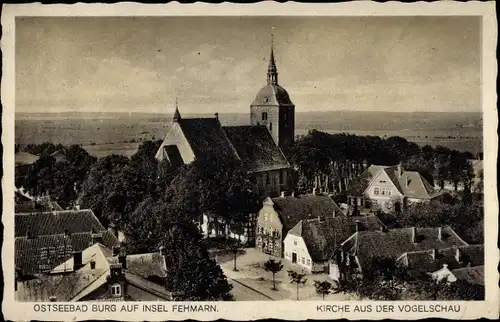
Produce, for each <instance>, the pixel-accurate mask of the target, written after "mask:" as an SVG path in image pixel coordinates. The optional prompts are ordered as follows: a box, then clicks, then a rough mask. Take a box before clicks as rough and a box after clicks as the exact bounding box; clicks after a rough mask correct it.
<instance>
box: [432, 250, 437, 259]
mask: <svg viewBox="0 0 500 322" xmlns="http://www.w3.org/2000/svg"><path fill="white" fill-rule="evenodd" d="M436 253H437V249H436V248H433V249H431V257H432V259H433V260H436Z"/></svg>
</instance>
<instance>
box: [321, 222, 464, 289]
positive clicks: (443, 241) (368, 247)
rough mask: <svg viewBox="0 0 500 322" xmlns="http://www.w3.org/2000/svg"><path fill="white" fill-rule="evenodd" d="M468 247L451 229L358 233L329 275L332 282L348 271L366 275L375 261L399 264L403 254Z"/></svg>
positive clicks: (340, 249)
mask: <svg viewBox="0 0 500 322" xmlns="http://www.w3.org/2000/svg"><path fill="white" fill-rule="evenodd" d="M466 245H468V244H467V243H466V242H465V241H463V240H462V239H461V238H460V237H459V236H458V235H457V234H456V233H455V231H454V230H453V229H451V228H450V227H449V226H445V227H425V228H417V227H408V228H397V229H389V230H387V231H358V232H356V233H354V234H353V235H352V236H350V237H349V238H348V239H347V240H345V241H344V242H343V243H342V244H341V245H340V246H339V247H338V248H337V249H336V250H335V252H334V253H333V256H332V257H331V258H330V264H329V267H330V268H329V270H330V272H329V276H330V278H332V279H333V280H338V279H339V278H340V276H341V274H342V273H343V272H344V271H346V270H357V271H359V272H363V271H364V270H367V269H369V268H370V266H371V264H372V262H373V260H374V259H376V258H386V259H391V260H394V261H395V262H396V261H397V260H398V259H400V257H401V256H402V255H403V254H405V253H409V252H417V251H419V252H422V251H430V252H433V251H438V250H440V249H447V248H452V247H454V246H455V247H460V246H466ZM401 260H402V259H400V261H401Z"/></svg>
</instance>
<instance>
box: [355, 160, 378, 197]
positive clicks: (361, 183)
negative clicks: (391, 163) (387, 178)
mask: <svg viewBox="0 0 500 322" xmlns="http://www.w3.org/2000/svg"><path fill="white" fill-rule="evenodd" d="M383 169H384V166H380V165H373V164H372V165H371V166H369V167H368V168H367V169H366V170H365V171H363V172H362V173H361V174H360V175H359V176H358V177H357V178H356V179H355V180H353V181H352V182H351V184H350V185H349V187H348V189H347V193H348V194H350V195H355V196H361V195H362V194H363V193H364V192H365V190H366V188H368V186H369V185H370V182H371V181H372V179H373V178H375V177H376V176H377V175H378V173H379V172H380V171H382V170H383Z"/></svg>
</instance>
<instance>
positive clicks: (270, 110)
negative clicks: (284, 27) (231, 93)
mask: <svg viewBox="0 0 500 322" xmlns="http://www.w3.org/2000/svg"><path fill="white" fill-rule="evenodd" d="M250 122H251V124H252V125H265V126H266V127H267V129H268V130H269V132H270V133H271V136H272V137H273V139H274V142H275V143H276V145H278V146H279V147H280V149H281V151H283V153H285V155H286V154H287V153H288V151H289V149H290V146H291V145H292V143H293V140H294V137H295V105H293V103H292V101H291V100H290V97H289V96H288V93H287V91H286V90H285V89H284V88H283V87H281V86H280V85H279V84H278V68H277V67H276V61H275V59H274V42H272V43H271V55H270V58H269V66H268V68H267V84H266V85H265V86H264V87H263V88H262V89H261V90H260V91H259V92H258V93H257V96H256V97H255V99H254V101H253V103H252V105H250Z"/></svg>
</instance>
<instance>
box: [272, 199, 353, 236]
mask: <svg viewBox="0 0 500 322" xmlns="http://www.w3.org/2000/svg"><path fill="white" fill-rule="evenodd" d="M271 200H272V202H273V204H274V209H275V210H276V212H277V213H278V214H279V216H280V220H281V223H282V224H283V233H284V234H285V233H286V232H287V231H288V230H289V229H291V228H292V227H293V226H295V225H296V224H297V223H298V222H299V221H301V220H303V219H307V218H318V217H332V216H333V214H334V213H335V214H336V215H337V216H339V215H345V213H344V212H343V211H342V209H340V208H339V206H338V205H337V204H336V203H335V202H334V201H333V200H332V199H331V198H330V197H329V196H326V195H311V194H309V195H299V196H295V197H292V196H287V197H278V198H272V199H271Z"/></svg>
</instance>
